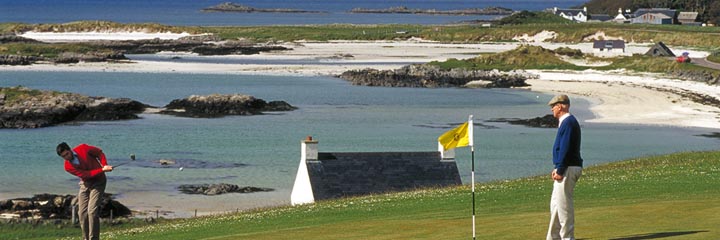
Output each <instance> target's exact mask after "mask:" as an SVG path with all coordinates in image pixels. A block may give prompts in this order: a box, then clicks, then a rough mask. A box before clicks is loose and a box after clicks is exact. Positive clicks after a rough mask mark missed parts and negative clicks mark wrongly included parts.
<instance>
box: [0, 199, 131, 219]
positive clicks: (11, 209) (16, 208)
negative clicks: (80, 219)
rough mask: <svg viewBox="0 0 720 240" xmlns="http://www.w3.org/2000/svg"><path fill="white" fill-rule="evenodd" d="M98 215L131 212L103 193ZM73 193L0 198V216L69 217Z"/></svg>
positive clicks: (115, 214)
mask: <svg viewBox="0 0 720 240" xmlns="http://www.w3.org/2000/svg"><path fill="white" fill-rule="evenodd" d="M100 201H101V203H100V217H102V218H107V217H110V214H111V212H112V216H113V217H128V216H130V215H131V214H132V213H131V211H130V209H128V208H127V207H126V206H125V205H123V204H121V203H120V202H118V201H115V200H112V194H108V193H105V194H104V195H103V197H102V200H100ZM73 206H76V207H75V209H77V199H76V197H75V195H56V194H47V193H45V194H38V195H35V196H33V197H31V198H15V199H7V200H0V216H2V217H0V218H3V219H71V218H72V210H73Z"/></svg>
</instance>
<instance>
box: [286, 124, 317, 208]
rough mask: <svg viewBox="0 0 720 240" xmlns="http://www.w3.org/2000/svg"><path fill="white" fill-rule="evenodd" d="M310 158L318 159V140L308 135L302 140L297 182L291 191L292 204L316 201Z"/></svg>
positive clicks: (312, 159) (296, 176)
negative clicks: (310, 171)
mask: <svg viewBox="0 0 720 240" xmlns="http://www.w3.org/2000/svg"><path fill="white" fill-rule="evenodd" d="M308 160H310V161H315V160H318V141H316V140H313V138H312V136H308V137H307V138H306V139H305V140H303V141H301V142H300V165H299V166H298V171H297V175H295V184H294V185H293V189H292V192H291V193H290V203H291V204H292V205H298V204H307V203H314V202H315V195H314V194H313V190H312V184H311V183H310V174H309V173H308V168H307V161H308Z"/></svg>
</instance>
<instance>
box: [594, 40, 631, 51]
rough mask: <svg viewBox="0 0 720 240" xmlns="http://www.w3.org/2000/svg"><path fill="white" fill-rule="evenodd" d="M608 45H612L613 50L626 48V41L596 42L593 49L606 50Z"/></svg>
mask: <svg viewBox="0 0 720 240" xmlns="http://www.w3.org/2000/svg"><path fill="white" fill-rule="evenodd" d="M606 43H612V48H613V49H615V48H625V41H624V40H596V41H594V42H593V48H606V47H605V46H606V45H605V44H606Z"/></svg>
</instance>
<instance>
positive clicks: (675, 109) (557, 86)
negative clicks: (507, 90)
mask: <svg viewBox="0 0 720 240" xmlns="http://www.w3.org/2000/svg"><path fill="white" fill-rule="evenodd" d="M298 44H299V45H298V46H293V49H294V50H290V51H278V52H270V53H262V54H256V55H249V56H244V55H242V56H240V55H238V56H223V57H225V58H237V59H249V60H268V59H270V60H297V59H313V60H317V59H332V60H329V61H328V62H327V64H324V63H323V64H223V63H197V62H189V63H182V62H172V61H146V60H143V61H132V62H118V63H107V62H103V63H78V64H35V65H27V66H7V65H2V66H0V71H20V72H22V71H45V72H119V73H181V74H242V75H280V76H334V75H338V74H340V73H342V72H344V71H347V70H353V69H363V68H375V69H379V70H386V69H396V68H400V67H402V66H404V65H405V64H403V63H402V62H401V61H408V58H410V59H412V60H413V61H418V62H429V61H434V60H446V59H447V58H452V57H454V58H469V57H474V56H475V55H476V54H478V53H481V52H501V51H506V50H509V49H513V48H515V47H516V46H517V44H507V43H493V44H467V45H460V44H441V43H432V42H419V43H410V42H392V41H386V42H358V41H334V42H326V43H298ZM554 46H555V45H554ZM558 46H559V45H558ZM571 46H576V45H571ZM641 50H642V48H641V47H637V49H636V51H641ZM162 54H165V55H168V57H172V56H174V55H179V56H181V57H182V56H187V55H188V54H187V53H162ZM343 54H350V55H352V56H353V57H352V58H341V59H336V58H333V57H337V56H338V55H343ZM473 54H475V55H473ZM393 62H398V63H397V64H389V63H393ZM526 71H527V72H529V73H532V74H537V75H538V76H539V78H538V79H531V80H528V81H527V83H528V84H530V85H532V86H530V87H525V88H520V89H526V90H530V91H534V92H539V93H546V94H558V93H565V94H568V95H570V97H571V98H576V97H580V98H583V99H586V100H588V101H589V102H590V103H591V104H590V106H589V111H590V112H592V114H593V115H594V116H595V117H594V118H592V119H586V120H584V122H587V123H614V124H634V125H652V126H669V127H681V128H682V127H685V128H695V127H698V128H707V129H716V130H717V129H720V107H714V106H707V105H703V104H699V103H696V102H694V101H693V100H692V99H689V98H687V97H684V96H683V93H692V94H702V95H707V96H710V97H713V98H715V99H719V100H720V86H718V85H714V86H711V85H707V84H705V83H698V82H690V81H681V80H676V79H670V78H666V77H664V76H660V75H656V74H647V73H630V72H626V71H591V70H588V71H547V70H542V71H541V70H526ZM338 80H339V79H338ZM339 81H342V80H339ZM112 191H113V190H112V189H111V188H110V189H108V192H110V193H112ZM289 191H290V190H288V189H276V191H275V192H270V193H253V194H247V195H237V194H228V195H220V196H213V197H206V196H192V195H184V194H180V193H176V192H172V191H133V192H121V193H119V195H118V196H117V198H116V200H118V201H120V202H121V203H123V204H125V205H126V206H128V207H129V208H131V209H132V210H133V211H136V213H137V214H138V215H139V216H154V214H155V212H156V211H160V213H161V216H163V217H168V218H184V217H191V216H193V214H194V210H198V215H211V214H216V213H223V212H228V211H243V210H251V209H257V208H264V207H272V206H284V205H289V198H288V197H287V196H289ZM33 194H34V193H33ZM57 194H60V193H57ZM70 194H76V192H71V193H70ZM7 195H10V196H12V197H10V198H13V197H14V196H17V197H29V195H30V196H31V195H32V194H21V193H3V196H4V197H6V196H7ZM267 199H281V200H277V201H267Z"/></svg>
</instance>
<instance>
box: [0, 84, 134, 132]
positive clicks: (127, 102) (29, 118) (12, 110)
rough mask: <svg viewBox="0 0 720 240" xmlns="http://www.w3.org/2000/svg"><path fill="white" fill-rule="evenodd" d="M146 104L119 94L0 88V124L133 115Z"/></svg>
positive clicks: (19, 125) (35, 124)
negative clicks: (85, 94) (89, 94)
mask: <svg viewBox="0 0 720 240" xmlns="http://www.w3.org/2000/svg"><path fill="white" fill-rule="evenodd" d="M146 107H147V106H146V105H145V104H142V103H140V102H137V101H134V100H131V99H126V98H120V99H113V98H105V97H88V96H84V95H80V94H73V93H61V92H54V91H40V90H31V89H28V88H25V87H10V88H0V128H40V127H47V126H52V125H56V124H60V123H65V122H70V121H103V120H123V119H136V118H138V116H137V115H136V114H138V113H141V112H142V111H144V110H145V108H146Z"/></svg>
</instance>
